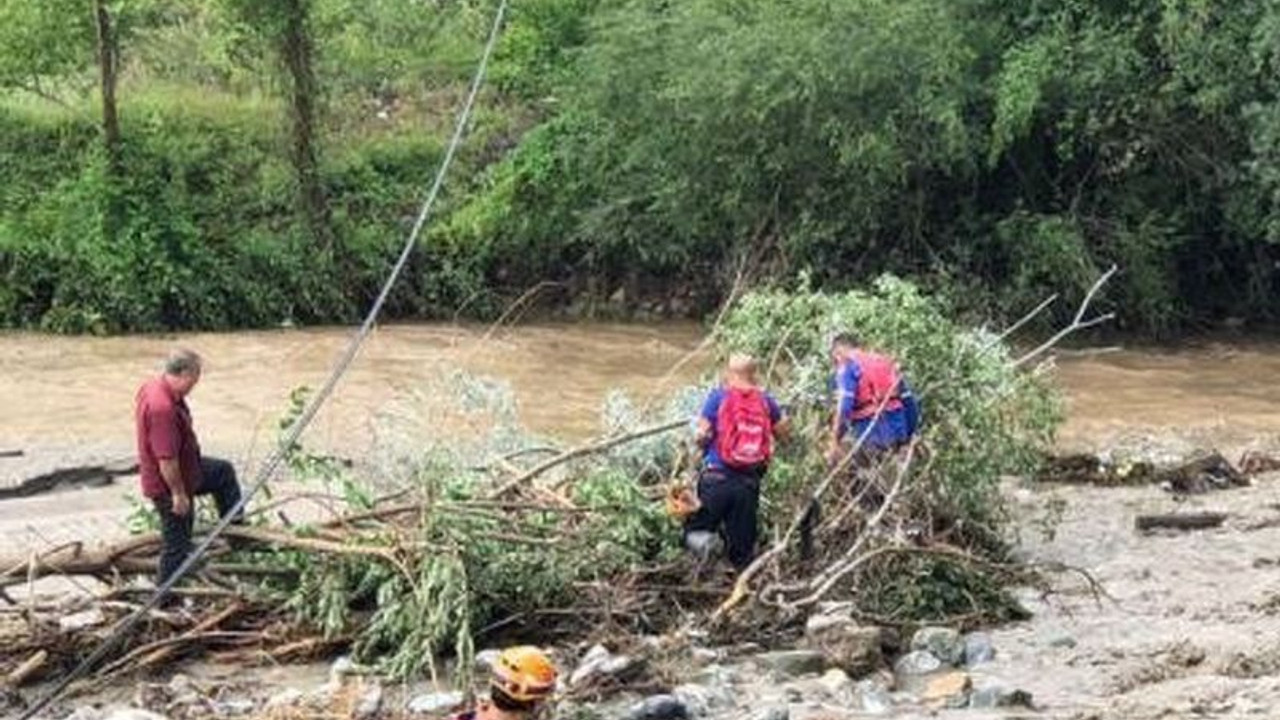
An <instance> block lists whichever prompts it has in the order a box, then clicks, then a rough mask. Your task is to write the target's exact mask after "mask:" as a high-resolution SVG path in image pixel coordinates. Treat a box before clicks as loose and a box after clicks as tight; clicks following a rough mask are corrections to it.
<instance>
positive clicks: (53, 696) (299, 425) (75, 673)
mask: <svg viewBox="0 0 1280 720" xmlns="http://www.w3.org/2000/svg"><path fill="white" fill-rule="evenodd" d="M507 3H508V0H501V2H500V3H499V4H498V9H497V10H496V11H495V12H494V16H493V25H492V27H491V28H490V30H489V37H488V40H487V41H486V43H485V46H484V52H483V54H482V55H481V56H480V63H479V65H478V66H477V67H476V73H475V76H474V77H473V78H472V80H471V88H470V92H468V94H467V99H466V102H465V103H464V104H463V107H462V112H461V113H460V114H459V115H458V120H457V124H456V125H455V127H454V130H453V137H452V138H451V139H450V141H449V146H448V149H447V150H446V151H445V155H444V158H443V160H441V162H440V167H439V169H438V170H437V171H436V176H435V180H434V181H433V182H432V184H431V189H430V190H429V191H428V192H427V197H426V199H425V200H424V201H423V203H422V208H421V209H420V210H419V212H418V217H417V219H416V220H415V221H414V224H413V229H412V231H410V233H409V237H408V238H407V239H406V240H405V243H404V247H403V248H401V250H400V256H399V258H398V259H397V260H396V264H395V266H394V267H392V269H391V272H390V274H388V275H387V279H386V281H385V282H384V283H383V284H382V290H381V292H379V293H378V297H377V299H376V300H374V302H373V306H372V307H370V308H369V312H368V314H366V315H365V318H364V322H362V323H361V324H360V328H359V329H358V330H357V331H356V333H355V334H354V335H353V336H352V337H351V341H350V342H349V343H347V347H346V349H345V350H344V351H343V353H342V355H340V356H339V357H338V361H337V362H336V363H335V364H334V366H333V369H332V370H331V371H330V373H329V377H328V379H327V380H326V381H325V383H324V385H323V386H321V388H320V391H319V392H317V393H316V394H315V395H314V396H313V397H312V398H311V401H310V402H309V403H307V405H306V407H305V408H303V411H302V413H301V414H299V415H298V418H297V419H296V420H295V421H294V422H293V424H292V425H291V426H290V427H289V429H288V431H287V432H286V433H285V436H284V438H283V439H282V441H281V442H280V444H279V445H278V446H277V447H276V449H275V450H274V451H273V452H272V453H271V455H270V456H269V457H268V458H267V460H266V462H265V463H263V465H262V467H261V468H260V469H259V471H258V474H257V476H256V477H255V478H254V480H253V482H252V483H251V484H249V486H248V488H247V490H246V492H245V493H244V494H243V496H242V497H241V498H240V502H238V503H237V504H236V505H235V507H233V508H232V509H231V510H230V512H228V513H226V514H225V515H224V516H223V517H222V518H220V519H219V520H218V522H217V524H215V525H214V526H213V528H212V529H211V530H210V531H209V533H208V535H207V536H206V537H205V538H204V540H203V541H202V542H201V543H200V544H199V545H197V546H196V547H195V549H194V550H193V551H192V552H191V554H190V555H188V556H187V559H186V560H185V561H184V562H183V563H182V565H180V566H178V569H177V570H175V571H174V572H173V574H172V575H170V576H169V578H167V579H166V580H165V581H164V582H163V583H161V584H160V586H159V587H157V588H156V590H155V592H154V593H153V594H152V595H151V597H150V599H149V600H148V601H147V602H146V603H145V604H143V605H142V606H140V607H138V608H137V609H136V610H134V611H133V612H132V613H130V614H129V615H128V616H127V617H125V619H124V620H122V621H121V622H120V623H119V624H118V625H117V626H116V627H115V629H114V630H113V631H112V633H111V634H110V635H108V636H107V638H106V639H104V640H103V641H102V643H101V644H99V645H98V647H97V648H96V649H94V651H93V652H92V653H90V654H89V655H88V656H87V657H85V658H84V659H83V660H81V661H80V664H78V665H76V667H75V668H74V669H72V670H71V672H69V673H67V674H66V675H64V676H63V677H62V678H60V679H59V680H58V681H57V682H56V683H54V685H53V687H52V688H50V689H49V690H48V691H47V692H45V694H44V695H42V696H41V697H40V698H39V699H38V700H36V702H35V703H34V704H33V705H31V706H30V707H28V708H27V709H26V710H25V711H24V712H23V713H22V715H21V716H20V720H31V719H32V718H34V717H35V715H36V713H38V712H40V711H41V710H43V709H44V708H46V707H48V705H49V704H50V703H52V702H53V701H54V700H57V699H58V698H59V697H61V696H62V694H63V693H64V692H66V689H67V688H68V687H70V685H71V683H73V682H75V681H76V680H78V679H80V678H82V677H84V676H85V674H86V673H88V672H89V671H91V670H92V669H93V668H94V667H95V666H96V665H97V664H98V663H99V662H101V661H102V659H103V658H105V657H106V656H107V654H108V653H109V652H111V651H112V649H114V648H115V646H116V644H117V643H119V642H120V641H121V640H122V639H123V638H124V637H125V636H126V635H128V634H129V632H131V631H132V630H133V629H134V627H136V626H137V624H138V622H139V621H141V620H142V618H144V617H146V615H147V613H148V612H150V611H151V610H152V609H154V608H155V607H156V606H158V605H159V604H160V602H161V601H162V600H163V599H164V597H165V596H166V595H168V593H169V591H170V590H172V589H173V586H174V585H175V584H176V583H177V582H178V581H179V580H181V579H182V578H183V577H184V576H185V575H186V574H187V573H188V572H190V571H191V569H192V568H193V567H195V565H196V563H198V562H199V561H200V558H201V557H202V556H203V555H204V554H205V553H206V552H208V550H209V548H210V547H211V546H212V545H213V542H214V541H215V540H217V539H218V536H219V535H221V534H222V532H223V531H224V530H226V528H227V526H228V525H230V524H231V522H232V520H233V519H234V518H236V517H237V516H238V515H240V513H241V512H242V511H243V510H244V508H245V506H246V505H247V504H248V502H249V501H250V500H251V499H252V498H253V496H254V495H255V494H257V492H258V490H260V489H261V488H262V486H263V485H265V484H266V482H267V481H268V480H270V479H271V477H272V475H274V474H275V471H276V470H277V469H278V468H279V467H280V463H281V462H283V460H284V455H285V452H286V450H287V449H288V448H290V447H293V446H294V444H295V443H296V442H297V440H298V438H299V437H301V436H302V433H303V431H305V430H306V429H307V427H308V426H309V425H310V424H311V421H312V419H314V418H315V416H316V413H317V412H319V410H320V407H321V406H323V405H324V403H325V401H326V400H328V399H329V396H330V395H332V394H333V390H334V388H336V387H337V385H338V382H339V381H340V380H341V379H342V376H343V375H344V374H345V373H346V372H347V369H348V368H349V367H350V366H351V363H352V362H353V361H354V360H355V358H356V354H357V353H358V352H359V350H360V346H361V344H363V343H364V341H365V338H367V337H368V336H369V333H370V332H371V331H372V330H373V326H374V323H375V322H377V319H378V314H379V313H380V312H381V311H382V306H383V305H384V304H386V301H387V296H389V295H390V294H391V289H392V288H393V287H394V286H395V284H396V281H397V280H399V278H400V275H401V274H402V273H403V272H404V268H405V265H406V264H407V263H408V261H409V256H410V255H411V254H412V253H413V248H414V246H415V245H417V243H418V237H419V235H421V233H422V228H423V227H424V226H425V225H426V223H427V218H428V217H429V216H430V214H431V209H432V207H433V206H434V205H435V202H436V198H437V197H438V196H439V194H440V189H441V187H443V185H444V178H445V174H446V173H447V171H448V170H449V165H450V164H451V163H452V162H453V158H454V155H455V154H456V153H457V150H458V147H459V145H461V144H462V138H463V136H464V135H465V134H466V127H467V123H468V121H469V120H470V118H471V110H472V107H473V106H474V105H475V100H476V96H477V95H479V93H480V86H481V85H482V84H483V83H484V75H485V70H486V69H487V68H488V65H489V58H490V57H491V56H492V55H493V49H494V46H496V45H497V42H498V36H499V35H500V34H501V30H502V21H503V19H504V17H505V15H506V11H507Z"/></svg>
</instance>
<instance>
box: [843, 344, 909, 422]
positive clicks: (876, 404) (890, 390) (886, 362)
mask: <svg viewBox="0 0 1280 720" xmlns="http://www.w3.org/2000/svg"><path fill="white" fill-rule="evenodd" d="M852 357H853V361H854V362H856V363H858V370H859V371H860V372H861V374H860V375H859V380H858V389H857V392H856V394H855V396H854V399H853V412H852V414H851V417H852V419H854V420H866V419H867V418H869V417H871V416H873V415H875V414H876V411H877V410H879V409H880V406H881V403H883V404H884V411H885V412H890V411H893V410H897V409H899V408H901V407H902V399H901V396H900V391H901V387H900V386H901V380H900V379H899V377H898V366H897V364H896V363H894V362H893V360H891V359H889V358H888V357H885V356H884V355H880V354H877V353H871V352H863V351H861V350H855V351H854V352H853V354H852ZM885 396H888V398H889V399H888V400H885Z"/></svg>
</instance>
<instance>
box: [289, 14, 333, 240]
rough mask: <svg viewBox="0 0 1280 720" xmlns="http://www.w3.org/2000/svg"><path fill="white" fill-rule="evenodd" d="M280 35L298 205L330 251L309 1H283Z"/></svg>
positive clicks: (313, 234)
mask: <svg viewBox="0 0 1280 720" xmlns="http://www.w3.org/2000/svg"><path fill="white" fill-rule="evenodd" d="M282 4H283V9H284V12H285V18H284V20H285V22H284V36H283V37H282V38H280V42H281V55H282V59H283V61H284V66H285V69H286V70H287V71H288V74H289V80H290V84H291V86H292V88H291V89H292V97H291V98H290V115H291V116H292V117H291V119H292V121H293V138H292V159H293V167H294V172H295V173H296V175H297V180H298V206H299V212H300V213H301V215H302V218H303V221H304V222H305V223H306V226H307V229H308V231H309V232H310V234H311V239H312V241H314V242H315V244H316V248H317V249H319V250H321V251H323V252H332V251H333V250H334V248H333V233H332V231H331V229H330V227H329V206H328V200H327V198H326V195H325V190H324V185H323V184H322V183H321V181H320V163H319V159H318V157H319V153H318V152H317V149H316V138H315V126H316V102H317V96H318V94H319V92H318V88H317V84H316V75H315V65H314V58H315V48H314V46H313V44H312V40H311V33H310V29H309V27H308V16H309V15H310V0H283V3H282Z"/></svg>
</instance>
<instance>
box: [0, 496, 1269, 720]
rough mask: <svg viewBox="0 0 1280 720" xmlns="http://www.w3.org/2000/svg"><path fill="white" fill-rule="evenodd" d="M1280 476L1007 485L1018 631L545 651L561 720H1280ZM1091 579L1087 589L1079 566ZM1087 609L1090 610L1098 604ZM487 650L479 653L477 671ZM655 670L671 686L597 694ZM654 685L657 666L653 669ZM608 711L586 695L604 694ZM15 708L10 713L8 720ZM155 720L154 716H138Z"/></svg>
mask: <svg viewBox="0 0 1280 720" xmlns="http://www.w3.org/2000/svg"><path fill="white" fill-rule="evenodd" d="M1277 489H1280V475H1277V474H1274V473H1273V474H1269V475H1264V476H1262V477H1260V478H1257V479H1256V480H1255V481H1254V483H1253V484H1252V485H1251V486H1249V487H1244V488H1236V489H1230V490H1224V491H1218V492H1211V493H1207V494H1204V495H1197V496H1190V497H1180V496H1174V495H1170V494H1168V493H1166V492H1165V491H1162V490H1161V489H1159V488H1158V487H1152V486H1144V487H1118V488H1106V489H1101V488H1095V487H1080V486H1043V485H1042V486H1029V485H1025V484H1021V483H1010V485H1009V487H1008V488H1007V492H1008V493H1009V496H1010V497H1011V498H1012V501H1013V505H1014V509H1015V513H1016V514H1017V517H1018V518H1019V523H1018V527H1019V532H1020V543H1021V544H1020V552H1022V553H1023V554H1024V555H1025V559H1026V560H1028V561H1029V562H1031V563H1037V564H1040V565H1042V566H1043V567H1044V568H1045V573H1046V577H1047V578H1049V579H1050V580H1052V590H1050V591H1047V592H1046V591H1045V590H1043V589H1032V588H1027V589H1025V590H1024V591H1023V592H1022V598H1021V599H1022V602H1023V603H1024V605H1025V606H1026V607H1027V608H1028V609H1029V610H1030V611H1031V612H1032V614H1033V615H1032V617H1031V619H1029V620H1027V621H1025V622H1019V623H1014V624H1010V625H1007V626H1003V627H998V628H993V629H991V630H989V631H987V632H981V633H970V634H967V635H962V634H960V633H957V632H955V631H953V630H950V629H946V628H926V629H922V630H917V631H915V632H913V633H910V634H907V635H905V636H904V634H903V633H901V632H897V631H893V630H888V629H884V628H875V627H869V626H866V625H863V624H860V623H858V622H857V621H855V620H853V619H852V618H851V617H849V616H848V615H847V614H846V613H845V610H844V609H843V608H842V607H841V606H839V605H838V604H837V605H828V606H825V607H824V608H823V609H822V610H821V611H820V612H818V613H816V614H815V615H814V616H812V617H810V618H809V619H808V622H807V624H806V628H805V633H804V636H803V638H802V639H801V640H799V641H798V642H797V643H796V644H795V646H794V647H783V648H758V647H752V646H736V647H719V648H717V647H702V646H699V645H698V644H697V643H681V644H679V645H672V644H671V640H670V639H663V638H650V639H648V640H646V641H644V642H642V643H641V644H640V645H639V646H634V647H631V648H628V649H627V651H626V652H621V651H620V650H619V649H617V648H609V647H606V646H601V647H595V648H557V649H555V657H556V659H557V661H558V663H559V664H560V665H561V667H562V669H563V670H564V672H563V690H564V693H563V695H564V696H565V697H566V698H569V699H567V700H564V701H562V702H561V703H560V705H559V706H558V707H557V711H556V715H557V717H561V718H574V719H578V718H582V719H585V718H592V717H598V718H618V719H623V718H625V719H628V720H657V719H658V718H681V717H688V718H708V719H710V720H730V719H734V720H736V719H739V718H747V719H749V720H781V719H782V718H784V717H785V718H793V719H794V720H845V719H846V718H848V719H852V718H863V717H887V718H917V717H942V718H952V717H954V718H975V719H980V718H1017V717H1045V718H1071V719H1073V720H1086V719H1096V720H1131V719H1137V720H1143V719H1151V720H1154V719H1156V718H1162V719H1169V718H1206V717H1209V718H1246V717H1247V718H1254V717H1257V718H1268V717H1274V708H1277V707H1280V502H1278V501H1280V498H1278V497H1277ZM1175 510H1176V511H1193V510H1214V511H1220V512H1224V513H1227V514H1228V515H1229V518H1228V520H1227V522H1226V523H1225V524H1224V525H1223V526H1221V527H1219V528H1215V529H1209V530H1200V531H1195V532H1164V533H1160V532H1156V533H1139V532H1137V531H1136V530H1135V529H1134V517H1135V516H1136V515H1138V514H1142V513H1151V512H1170V511H1175ZM1057 564H1062V565H1069V566H1072V567H1074V568H1078V570H1079V571H1083V572H1084V573H1088V575H1089V576H1090V577H1091V578H1092V580H1094V581H1096V583H1097V584H1098V585H1097V587H1096V588H1095V587H1092V586H1091V585H1090V584H1089V582H1087V581H1086V580H1085V576H1084V574H1083V573H1082V572H1079V571H1077V570H1060V569H1057V568H1056V565H1057ZM1099 589H1100V590H1101V591H1102V594H1097V591H1098V590H1099ZM486 657H487V656H486V654H484V653H481V654H480V660H481V662H483V661H484V659H485V658H486ZM654 662H660V663H662V667H661V672H660V673H648V674H647V675H658V676H661V677H666V678H673V679H674V681H667V682H665V684H664V683H657V684H654V683H648V686H644V685H645V684H644V683H641V686H639V687H637V688H636V690H635V691H624V692H621V693H616V694H609V693H604V692H603V690H604V689H605V688H608V687H610V686H611V685H618V684H621V685H626V684H627V683H628V682H630V680H631V679H632V678H633V677H636V678H639V677H643V676H645V675H646V673H642V672H641V670H642V669H643V666H644V664H645V663H654ZM651 669H652V668H651ZM173 671H174V672H175V673H178V674H175V675H171V676H167V677H158V678H155V679H154V680H153V681H151V682H144V683H141V684H139V685H137V686H136V687H134V688H117V689H115V690H113V691H111V692H107V693H101V694H99V695H97V696H94V697H88V698H81V699H80V700H78V701H76V702H77V703H78V705H64V706H62V707H60V708H57V709H56V711H54V712H52V713H51V714H50V715H49V717H50V718H59V719H61V718H65V717H69V716H71V717H75V718H76V719H77V720H102V719H105V718H115V720H124V718H127V717H141V716H130V715H127V714H120V713H121V712H124V709H125V708H128V707H133V708H140V709H146V710H149V711H151V712H155V713H158V714H159V715H160V716H162V717H166V718H169V719H170V720H181V719H182V718H197V717H201V718H203V717H292V718H301V717H344V718H361V719H363V720H372V719H373V718H377V717H388V718H390V717H424V718H425V717H432V716H433V715H439V714H440V713H442V712H444V711H446V710H447V709H448V707H450V706H451V705H453V704H454V703H456V702H457V701H460V700H461V696H460V695H459V694H457V692H456V689H455V688H451V687H448V683H447V682H446V683H442V684H441V685H439V686H436V687H432V686H430V685H428V684H425V683H419V684H416V685H410V686H392V685H384V684H382V683H380V682H378V680H377V679H376V678H374V677H372V676H368V675H364V674H362V673H361V672H360V668H356V667H353V666H351V665H350V663H347V662H345V661H339V662H338V663H336V664H335V665H333V666H332V667H331V668H330V667H327V666H308V667H304V668H293V669H291V670H288V671H284V670H282V669H279V668H277V669H256V670H255V669H243V668H218V667H217V666H210V665H201V666H196V667H194V668H185V669H184V668H180V667H175V668H173ZM602 694H604V695H607V697H605V698H604V699H601V695H602ZM13 707H14V706H10V709H12V708H13ZM147 717H152V716H147Z"/></svg>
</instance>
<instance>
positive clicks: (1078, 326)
mask: <svg viewBox="0 0 1280 720" xmlns="http://www.w3.org/2000/svg"><path fill="white" fill-rule="evenodd" d="M1116 269H1117V268H1116V266H1115V265H1112V266H1111V267H1110V268H1109V269H1108V270H1107V271H1106V272H1105V273H1103V274H1102V275H1101V276H1100V277H1099V278H1098V279H1097V280H1095V281H1094V283H1093V286H1092V287H1090V288H1089V292H1088V293H1087V294H1085V296H1084V300H1082V301H1080V307H1078V308H1077V309H1076V316H1075V317H1074V318H1073V319H1072V320H1071V324H1070V325H1068V326H1067V327H1065V328H1063V329H1061V330H1059V331H1058V332H1057V333H1056V334H1055V335H1054V336H1053V337H1051V338H1049V339H1048V340H1046V341H1044V342H1043V343H1042V344H1041V345H1040V346H1039V347H1037V348H1036V349H1034V350H1032V351H1031V352H1029V353H1027V354H1026V355H1023V356H1022V357H1020V358H1018V359H1017V360H1015V361H1014V363H1013V364H1014V366H1015V367H1017V366H1021V365H1023V364H1025V363H1027V362H1029V361H1031V360H1033V359H1035V358H1037V357H1039V356H1040V355H1042V354H1043V353H1045V352H1047V351H1048V350H1049V349H1050V348H1052V347H1053V346H1054V345H1057V344H1058V343H1059V342H1061V341H1062V339H1063V338H1065V337H1067V336H1068V335H1070V334H1072V333H1074V332H1076V331H1078V330H1084V329H1086V328H1091V327H1093V326H1095V325H1100V324H1102V323H1104V322H1107V321H1109V320H1112V319H1114V318H1115V313H1104V314H1102V315H1098V316H1096V317H1093V318H1090V319H1088V320H1085V319H1084V314H1085V313H1086V312H1087V311H1088V310H1089V305H1090V304H1091V303H1092V302H1093V298H1094V296H1095V295H1097V294H1098V291H1099V290H1101V289H1102V286H1103V285H1105V284H1107V281H1108V280H1110V279H1111V276H1112V275H1115V274H1116Z"/></svg>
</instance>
